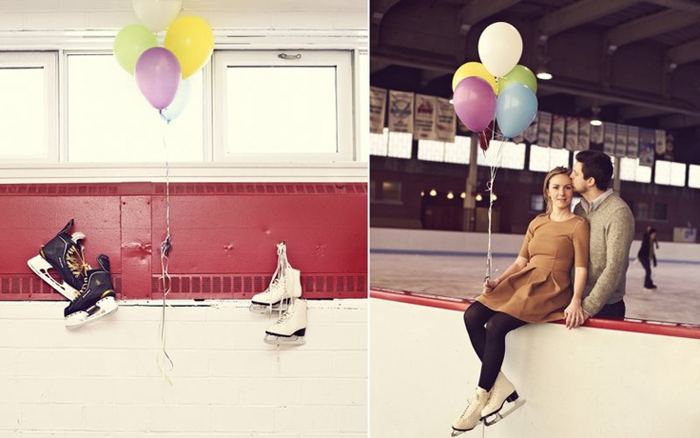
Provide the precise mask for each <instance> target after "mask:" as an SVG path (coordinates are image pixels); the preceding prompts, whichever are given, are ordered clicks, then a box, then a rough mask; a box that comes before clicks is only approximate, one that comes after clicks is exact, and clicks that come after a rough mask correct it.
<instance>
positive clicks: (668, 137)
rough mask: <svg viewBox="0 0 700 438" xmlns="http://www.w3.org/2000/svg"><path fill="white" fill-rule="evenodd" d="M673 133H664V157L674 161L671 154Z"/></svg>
mask: <svg viewBox="0 0 700 438" xmlns="http://www.w3.org/2000/svg"><path fill="white" fill-rule="evenodd" d="M673 141H674V138H673V134H671V133H670V132H667V133H666V152H665V153H664V159H665V160H668V161H674V156H673Z"/></svg>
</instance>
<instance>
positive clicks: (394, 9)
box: [370, 0, 700, 164]
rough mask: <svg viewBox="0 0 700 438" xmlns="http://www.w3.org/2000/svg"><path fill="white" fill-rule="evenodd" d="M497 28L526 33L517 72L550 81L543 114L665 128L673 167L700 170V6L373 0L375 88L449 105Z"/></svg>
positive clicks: (689, 0)
mask: <svg viewBox="0 0 700 438" xmlns="http://www.w3.org/2000/svg"><path fill="white" fill-rule="evenodd" d="M497 21H506V22H509V23H511V24H512V25H513V26H515V27H516V28H517V29H518V31H519V32H520V34H521V36H522V38H523V55H522V58H521V60H520V62H519V63H520V64H524V65H526V66H528V67H530V68H531V69H532V70H533V71H535V70H536V69H537V67H538V66H539V65H540V64H542V63H547V64H548V67H549V69H550V71H551V73H552V74H553V75H554V78H553V79H552V80H550V81H542V80H539V81H538V91H537V96H538V103H539V108H540V110H542V111H549V112H552V113H555V114H562V115H571V116H574V115H576V116H581V117H590V115H591V109H592V107H600V108H601V112H600V115H601V118H602V120H604V121H608V122H616V123H624V124H628V125H634V126H640V127H648V128H655V129H657V128H658V129H666V130H667V131H668V132H670V133H671V134H672V135H673V136H674V139H675V142H674V143H675V160H676V161H683V162H687V163H694V164H700V0H651V1H631V0H561V1H554V0H523V1H518V0H371V1H370V42H371V46H370V55H371V78H370V83H371V84H372V85H374V86H378V87H383V88H389V89H394V90H404V91H414V92H419V93H424V94H430V95H436V96H442V97H449V96H450V95H451V93H452V88H451V82H452V75H453V73H454V71H455V70H456V69H457V68H458V67H459V66H460V65H461V64H463V63H465V62H467V61H478V60H479V56H478V52H477V43H478V40H479V35H480V34H481V32H482V31H483V30H484V28H485V27H486V26H488V25H489V24H491V23H494V22H497Z"/></svg>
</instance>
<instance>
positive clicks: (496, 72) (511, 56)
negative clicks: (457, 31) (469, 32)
mask: <svg viewBox="0 0 700 438" xmlns="http://www.w3.org/2000/svg"><path fill="white" fill-rule="evenodd" d="M522 54H523V39H522V38H521V37H520V33H518V30H517V29H516V28H514V27H513V26H512V25H510V24H508V23H504V22H498V23H493V24H492V25H490V26H488V27H487V28H486V29H484V31H483V32H482V33H481V36H480V37H479V59H481V63H482V64H484V67H486V70H488V71H489V73H491V75H492V76H497V77H499V78H500V77H503V76H505V75H506V74H507V73H508V72H509V71H511V70H513V67H515V65H516V64H517V63H518V61H520V55H522Z"/></svg>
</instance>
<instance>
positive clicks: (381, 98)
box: [369, 87, 386, 134]
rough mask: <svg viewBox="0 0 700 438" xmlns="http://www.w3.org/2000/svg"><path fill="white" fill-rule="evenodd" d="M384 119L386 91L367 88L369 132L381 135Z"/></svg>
mask: <svg viewBox="0 0 700 438" xmlns="http://www.w3.org/2000/svg"><path fill="white" fill-rule="evenodd" d="M385 119H386V90H385V89H384V88H377V87H369V132H372V133H374V134H381V133H382V132H383V131H384V120H385Z"/></svg>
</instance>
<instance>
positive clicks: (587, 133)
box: [577, 119, 591, 151]
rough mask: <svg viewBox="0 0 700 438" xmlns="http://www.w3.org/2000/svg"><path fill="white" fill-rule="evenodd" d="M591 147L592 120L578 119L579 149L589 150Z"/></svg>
mask: <svg viewBox="0 0 700 438" xmlns="http://www.w3.org/2000/svg"><path fill="white" fill-rule="evenodd" d="M590 147H591V122H590V121H589V120H588V119H579V121H578V149H577V150H579V151H587V150H588V149H590Z"/></svg>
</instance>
